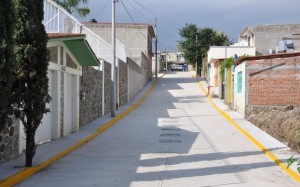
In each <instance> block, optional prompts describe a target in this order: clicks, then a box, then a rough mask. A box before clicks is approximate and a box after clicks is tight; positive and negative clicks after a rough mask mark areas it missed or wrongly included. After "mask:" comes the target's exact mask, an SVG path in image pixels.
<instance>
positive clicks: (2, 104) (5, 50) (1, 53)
mask: <svg viewBox="0 0 300 187" xmlns="http://www.w3.org/2000/svg"><path fill="white" fill-rule="evenodd" d="M0 5H1V6H0V131H1V130H2V129H3V128H4V126H5V125H6V124H7V120H8V116H9V115H12V111H13V110H12V109H13V103H14V101H13V99H14V96H13V85H14V82H15V77H16V76H15V74H14V70H15V67H16V61H15V58H14V38H13V35H14V29H15V17H16V16H15V4H14V1H13V0H0Z"/></svg>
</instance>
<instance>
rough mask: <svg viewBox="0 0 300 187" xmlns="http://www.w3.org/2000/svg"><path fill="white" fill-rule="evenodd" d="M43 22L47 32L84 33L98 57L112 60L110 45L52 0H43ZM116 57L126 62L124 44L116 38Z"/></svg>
mask: <svg viewBox="0 0 300 187" xmlns="http://www.w3.org/2000/svg"><path fill="white" fill-rule="evenodd" d="M43 23H44V25H45V29H46V32H47V33H73V34H85V35H86V40H87V41H88V43H89V45H90V46H91V48H92V50H93V51H94V53H95V55H96V56H97V57H98V59H103V60H105V61H107V62H111V61H112V46H111V45H110V44H109V43H107V42H106V41H105V40H104V39H102V38H101V37H100V36H98V35H96V34H95V33H94V32H92V31H91V30H90V29H88V28H87V27H85V26H84V25H83V24H82V23H80V22H79V21H78V20H77V19H76V18H75V17H74V16H72V15H71V14H70V13H68V12H67V11H66V10H64V9H63V8H62V7H60V6H59V5H57V3H55V2H54V1H52V0H45V1H44V21H43ZM116 57H117V58H119V59H120V60H122V61H124V62H126V57H127V56H126V49H125V46H124V45H123V44H122V43H121V42H120V41H118V40H117V41H116Z"/></svg>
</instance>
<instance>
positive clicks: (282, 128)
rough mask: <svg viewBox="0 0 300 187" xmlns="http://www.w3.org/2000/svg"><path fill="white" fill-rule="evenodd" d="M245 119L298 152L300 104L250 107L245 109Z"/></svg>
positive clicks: (299, 143) (299, 147)
mask: <svg viewBox="0 0 300 187" xmlns="http://www.w3.org/2000/svg"><path fill="white" fill-rule="evenodd" d="M246 119H247V120H248V121H250V122H251V123H253V124H254V125H256V126H257V127H259V128H260V129H262V130H264V131H265V132H267V133H268V134H270V135H271V136H273V137H274V138H276V139H277V140H279V141H281V142H282V143H285V144H287V145H288V146H289V147H290V148H292V149H293V150H296V151H298V152H300V106H297V107H296V106H288V107H252V108H249V109H247V111H246Z"/></svg>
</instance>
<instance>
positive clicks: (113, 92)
mask: <svg viewBox="0 0 300 187" xmlns="http://www.w3.org/2000/svg"><path fill="white" fill-rule="evenodd" d="M116 2H117V0H112V23H111V24H112V25H111V28H112V29H111V30H112V31H111V32H112V33H111V36H112V37H111V40H112V41H111V43H112V62H111V117H115V116H116V72H115V71H116V69H115V68H116V30H115V21H116V19H115V16H116V15H115V5H116Z"/></svg>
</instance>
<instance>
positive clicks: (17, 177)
mask: <svg viewBox="0 0 300 187" xmlns="http://www.w3.org/2000/svg"><path fill="white" fill-rule="evenodd" d="M163 76H164V75H162V76H161V77H163ZM157 81H158V79H156V80H155V81H154V82H153V83H152V85H151V86H150V88H149V89H148V90H147V92H146V93H145V94H144V95H143V96H142V97H141V98H140V99H139V100H138V101H137V102H136V103H135V104H134V105H132V106H131V107H130V108H128V109H127V110H125V111H124V112H122V113H121V114H119V115H118V116H116V117H115V118H113V119H112V120H110V121H108V122H107V123H105V124H104V125H103V126H101V127H100V128H98V129H97V131H96V132H94V133H93V134H91V135H89V136H88V137H86V138H84V139H82V140H81V141H79V142H77V143H75V144H74V145H72V146H71V147H69V148H67V149H65V150H64V151H62V152H60V153H58V154H57V155H54V156H53V157H51V158H50V159H48V160H47V161H45V162H42V163H41V164H39V165H38V166H34V167H29V168H24V169H23V170H21V171H19V172H17V173H15V174H13V175H11V176H9V177H7V178H6V179H4V180H2V181H0V187H2V186H13V185H16V184H18V183H20V182H21V181H23V180H25V179H26V178H28V177H30V176H31V175H33V174H35V173H36V172H38V171H40V170H42V169H43V168H46V167H48V166H49V165H50V164H52V163H54V162H55V161H57V160H59V159H61V158H62V157H64V156H66V155H67V154H69V153H71V152H72V151H74V150H76V149H77V148H79V147H80V146H82V145H84V144H86V143H87V142H89V141H91V140H93V139H94V138H96V137H97V136H99V135H100V134H102V133H103V132H105V131H106V130H107V129H108V128H109V127H111V126H112V125H114V124H115V123H116V122H118V121H119V120H120V119H122V118H123V117H125V116H126V115H127V114H128V113H130V112H131V111H133V110H135V109H136V108H137V107H138V106H139V105H140V104H141V103H142V102H143V101H144V100H145V98H146V97H147V96H148V95H149V93H150V92H151V90H152V89H153V88H154V86H155V84H156V83H157Z"/></svg>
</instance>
